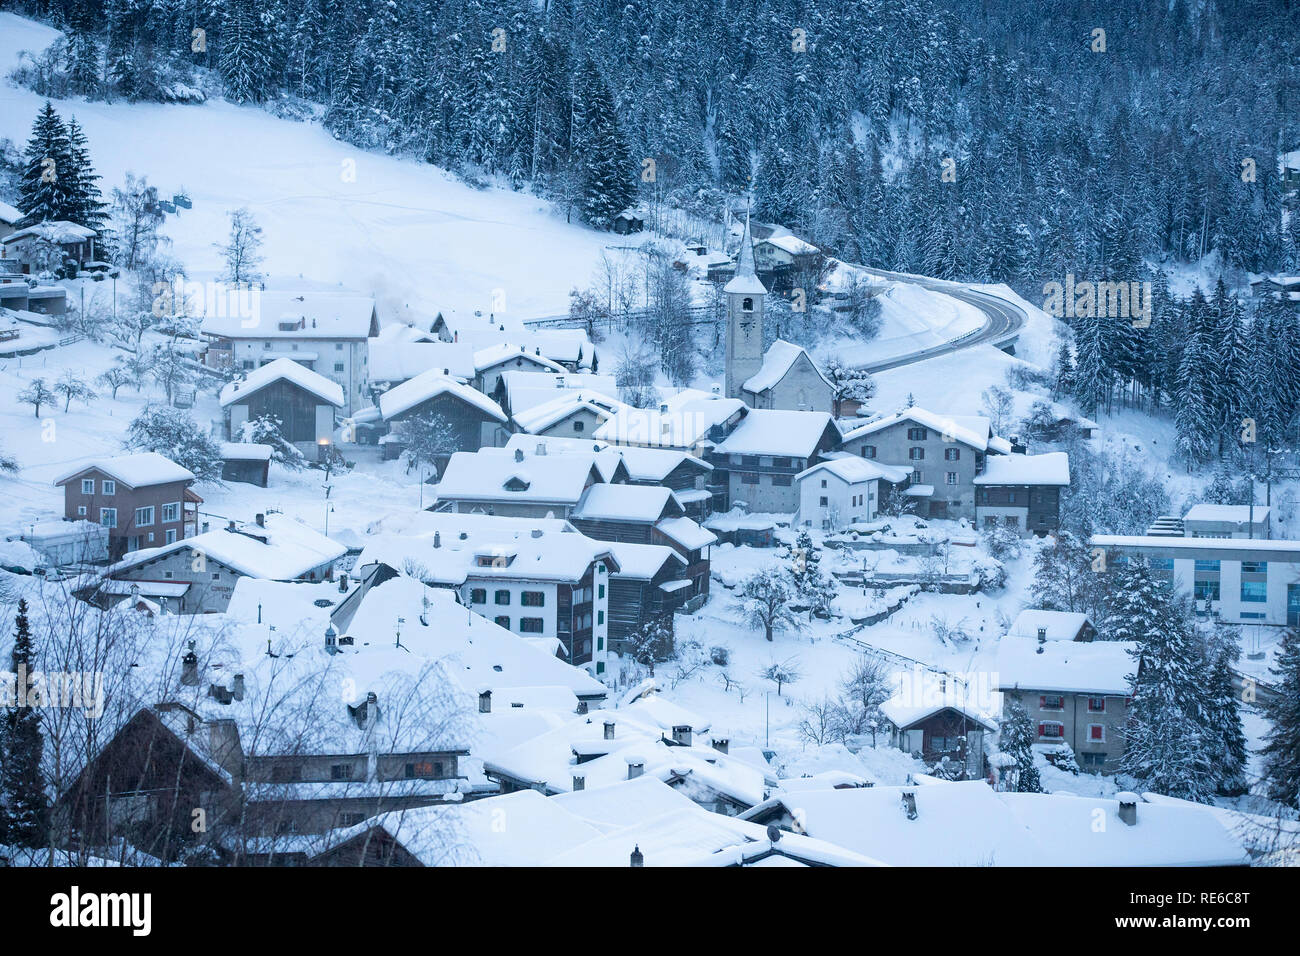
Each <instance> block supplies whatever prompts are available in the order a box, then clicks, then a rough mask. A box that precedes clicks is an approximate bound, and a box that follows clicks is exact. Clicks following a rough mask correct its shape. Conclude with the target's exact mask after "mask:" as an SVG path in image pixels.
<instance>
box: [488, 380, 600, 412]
mask: <svg viewBox="0 0 1300 956" xmlns="http://www.w3.org/2000/svg"><path fill="white" fill-rule="evenodd" d="M501 379H502V381H504V382H505V385H506V404H507V405H509V406H510V411H511V412H513V413H514V414H515V415H520V414H523V413H525V412H527V411H529V410H530V409H532V408H536V407H537V406H538V405H544V404H546V403H548V402H551V401H554V400H555V399H557V398H559V397H560V396H562V395H564V394H566V393H568V394H576V393H579V392H580V393H582V395H583V396H584V397H585V398H586V399H587V400H588V401H595V402H597V403H599V404H606V403H609V402H617V400H618V385H617V383H616V382H615V380H614V376H612V375H595V374H593V373H591V372H524V371H520V370H518V369H510V370H508V371H505V372H502V373H501Z"/></svg>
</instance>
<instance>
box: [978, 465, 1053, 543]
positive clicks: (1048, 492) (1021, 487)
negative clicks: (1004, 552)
mask: <svg viewBox="0 0 1300 956" xmlns="http://www.w3.org/2000/svg"><path fill="white" fill-rule="evenodd" d="M973 483H974V486H975V523H976V524H977V525H978V526H980V527H982V528H992V527H995V526H997V525H1006V526H1008V527H1012V528H1016V529H1017V530H1018V531H1020V532H1022V533H1025V534H1033V535H1036V536H1038V537H1040V538H1041V537H1043V536H1045V535H1048V534H1052V533H1054V532H1055V531H1056V530H1057V528H1059V527H1060V524H1061V489H1062V488H1068V487H1069V486H1070V456H1069V455H1067V454H1066V453H1065V452H1063V451H1054V452H1048V453H1047V454H1045V455H999V456H995V457H991V458H988V459H986V462H985V467H984V471H983V472H982V473H981V474H978V475H976V476H975V478H974V479H973Z"/></svg>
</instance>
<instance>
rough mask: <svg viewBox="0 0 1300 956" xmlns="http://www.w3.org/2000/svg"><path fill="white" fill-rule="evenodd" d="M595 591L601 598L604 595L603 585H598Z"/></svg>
mask: <svg viewBox="0 0 1300 956" xmlns="http://www.w3.org/2000/svg"><path fill="white" fill-rule="evenodd" d="M597 592H598V594H599V596H600V597H602V598H603V597H604V596H605V585H603V584H602V585H600V587H599V588H597Z"/></svg>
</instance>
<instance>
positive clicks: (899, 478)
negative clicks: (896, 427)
mask: <svg viewBox="0 0 1300 956" xmlns="http://www.w3.org/2000/svg"><path fill="white" fill-rule="evenodd" d="M910 478H911V473H910V472H909V471H908V470H907V469H906V468H900V467H896V466H891V465H882V464H880V463H879V462H875V461H871V460H870V459H868V458H857V457H854V456H853V455H843V456H840V457H835V458H832V459H830V460H829V461H821V462H818V463H817V464H815V465H813V466H812V467H811V468H806V469H804V470H803V471H801V472H799V474H797V475H795V481H796V482H797V483H798V485H799V511H798V513H797V515H796V523H798V524H801V525H803V526H804V527H806V528H820V529H822V530H823V531H839V530H842V529H844V528H847V527H848V526H850V525H852V524H856V523H858V522H863V521H872V520H874V519H875V517H876V513H877V511H878V510H879V508H880V494H881V491H880V489H881V486H882V482H883V483H884V486H886V487H888V486H904V487H905V486H906V485H907V482H908V480H909V479H910Z"/></svg>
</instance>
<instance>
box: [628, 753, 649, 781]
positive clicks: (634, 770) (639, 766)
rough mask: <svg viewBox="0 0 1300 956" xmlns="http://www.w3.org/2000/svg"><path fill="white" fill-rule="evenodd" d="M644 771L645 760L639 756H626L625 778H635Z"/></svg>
mask: <svg viewBox="0 0 1300 956" xmlns="http://www.w3.org/2000/svg"><path fill="white" fill-rule="evenodd" d="M643 773H645V761H644V760H642V759H641V758H640V757H628V758H627V779H629V780H635V779H636V778H637V777H639V776H641V774H643Z"/></svg>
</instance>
